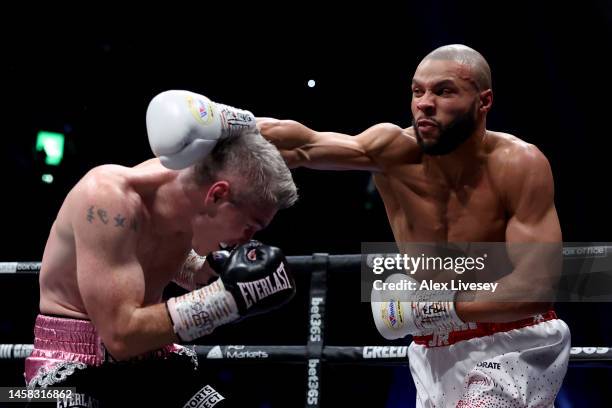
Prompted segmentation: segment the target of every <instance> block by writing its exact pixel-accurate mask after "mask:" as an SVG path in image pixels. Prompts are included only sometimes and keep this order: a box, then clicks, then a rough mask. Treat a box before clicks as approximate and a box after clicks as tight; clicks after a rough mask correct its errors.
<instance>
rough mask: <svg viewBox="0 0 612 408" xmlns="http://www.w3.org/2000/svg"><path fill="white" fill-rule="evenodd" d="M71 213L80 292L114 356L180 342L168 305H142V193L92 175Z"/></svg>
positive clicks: (143, 280) (87, 309) (120, 357)
mask: <svg viewBox="0 0 612 408" xmlns="http://www.w3.org/2000/svg"><path fill="white" fill-rule="evenodd" d="M73 217H74V218H73V228H74V231H75V240H76V250H77V280H78V286H79V291H80V295H81V297H82V299H83V303H84V305H85V309H86V311H87V314H88V316H89V318H90V319H91V321H92V322H93V324H94V325H95V327H96V328H97V330H98V333H99V334H100V337H101V338H102V341H103V342H104V344H105V346H106V347H107V349H108V350H109V352H110V353H111V354H112V355H113V357H115V358H117V359H127V358H130V357H133V356H136V355H138V354H141V353H143V352H146V351H150V350H154V349H157V348H159V347H161V346H163V345H164V344H168V343H171V342H173V341H176V340H177V338H176V336H175V334H174V332H173V329H172V324H171V322H170V318H169V316H168V313H167V311H166V306H165V304H159V305H154V306H148V307H143V304H144V296H145V279H144V272H143V269H142V266H141V264H140V262H139V260H138V259H137V256H136V250H137V244H138V241H139V238H140V235H141V230H140V229H141V224H142V212H141V203H140V201H139V197H138V196H137V195H136V194H134V193H130V192H129V191H127V192H126V191H124V190H122V189H121V187H118V186H117V185H116V183H109V182H107V181H100V180H95V179H94V180H93V181H92V182H91V183H89V184H88V185H87V186H86V187H84V191H83V192H82V193H81V200H80V204H79V205H77V208H76V211H75V213H74V216H73Z"/></svg>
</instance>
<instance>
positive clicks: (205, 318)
mask: <svg viewBox="0 0 612 408" xmlns="http://www.w3.org/2000/svg"><path fill="white" fill-rule="evenodd" d="M167 306H168V313H169V314H170V319H171V320H172V325H173V328H174V332H175V333H176V334H177V335H178V336H179V337H180V338H181V339H182V340H184V341H190V340H193V339H197V338H198V337H202V336H205V335H208V334H210V333H212V331H213V330H214V329H215V328H216V327H219V326H221V325H224V324H227V323H230V322H232V321H234V320H237V319H238V318H239V317H240V315H239V314H238V306H237V305H236V301H235V300H234V297H233V296H232V295H231V294H230V293H229V292H228V291H226V290H225V287H224V285H223V282H222V281H221V279H217V280H216V281H215V282H213V283H211V284H210V285H208V286H205V287H203V288H201V289H198V290H194V291H192V292H189V293H187V294H185V295H183V296H179V297H175V298H171V299H169V300H168V302H167Z"/></svg>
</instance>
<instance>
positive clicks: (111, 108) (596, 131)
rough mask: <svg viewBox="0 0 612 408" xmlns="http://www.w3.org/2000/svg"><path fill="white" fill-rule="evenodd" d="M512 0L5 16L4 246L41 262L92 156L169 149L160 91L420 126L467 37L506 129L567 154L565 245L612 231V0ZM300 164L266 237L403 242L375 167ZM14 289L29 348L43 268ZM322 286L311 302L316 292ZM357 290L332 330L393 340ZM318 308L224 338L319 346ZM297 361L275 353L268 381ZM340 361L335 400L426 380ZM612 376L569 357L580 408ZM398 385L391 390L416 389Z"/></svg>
mask: <svg viewBox="0 0 612 408" xmlns="http://www.w3.org/2000/svg"><path fill="white" fill-rule="evenodd" d="M332 6H333V7H332ZM495 7H496V9H492V8H491V6H490V5H487V4H486V3H475V2H445V1H440V0H436V1H423V2H405V3H403V4H401V5H399V4H398V2H384V1H382V2H381V1H379V2H375V3H366V4H364V5H359V6H358V5H355V4H348V3H346V4H344V3H343V4H331V2H328V3H327V4H314V3H292V4H283V5H276V6H271V5H268V6H262V5H261V4H258V5H250V6H249V5H239V4H234V3H231V4H230V3H228V4H217V5H216V6H213V5H210V4H201V5H192V6H190V7H187V6H185V8H183V9H180V10H179V9H178V8H172V9H170V8H169V9H157V10H154V13H151V10H142V11H127V10H125V9H124V8H121V7H117V8H111V7H110V6H108V5H101V4H100V5H96V6H95V7H94V8H93V9H92V10H88V11H83V10H78V11H75V10H72V11H70V12H68V11H67V12H66V13H65V14H62V13H60V12H58V10H53V12H52V10H42V9H39V8H37V9H36V10H35V11H36V13H35V15H31V14H29V10H28V11H22V12H17V11H13V12H7V13H4V20H5V22H6V23H7V25H5V26H4V28H2V31H1V34H2V38H1V40H0V44H1V46H2V48H1V50H0V52H1V54H0V56H1V72H2V77H1V81H2V89H1V92H2V94H1V95H2V98H0V99H1V100H2V102H1V105H0V107H1V111H2V119H3V120H2V122H1V123H2V137H0V147H1V148H0V159H1V160H0V163H1V164H0V166H1V167H0V170H2V172H3V173H4V174H5V177H4V178H3V179H2V181H3V189H2V193H1V194H2V200H1V204H0V217H1V218H0V219H2V222H3V224H2V225H3V227H4V231H3V232H4V234H3V235H4V239H3V240H2V245H0V261H17V260H19V261H29V260H40V259H41V257H42V251H43V248H44V244H45V241H46V237H47V234H48V230H49V227H50V226H51V223H52V221H53V219H54V217H55V214H56V212H57V210H58V208H59V206H60V205H61V202H62V200H63V198H64V196H65V194H66V193H67V192H68V190H69V189H70V188H71V186H72V185H73V184H74V183H75V182H76V181H77V180H78V179H79V178H80V177H82V175H83V174H84V173H85V172H86V171H87V170H88V169H90V168H91V167H94V166H96V165H99V164H103V163H117V164H122V165H126V166H131V165H135V164H137V163H139V162H141V161H143V160H145V159H147V158H149V157H150V156H151V152H150V149H149V146H148V143H147V138H146V133H145V120H144V118H145V111H146V107H147V104H148V102H149V100H150V99H151V98H152V97H153V96H154V95H156V94H157V93H158V92H160V91H163V90H167V89H188V90H191V91H195V92H199V93H202V94H205V95H207V96H208V97H210V98H211V99H212V100H215V101H219V102H223V103H226V104H230V105H234V106H237V107H241V108H245V109H249V110H251V111H252V112H254V113H255V114H256V115H257V116H272V117H277V118H291V119H295V120H298V121H301V122H303V123H305V124H307V125H309V126H310V127H312V128H314V129H317V130H335V131H341V132H345V133H349V134H355V133H358V132H360V131H362V130H364V129H365V128H367V127H369V126H371V125H373V124H375V123H378V122H393V123H396V124H399V125H402V126H409V124H410V120H411V116H410V97H411V95H410V80H411V77H412V74H413V72H414V69H415V68H416V65H417V64H418V62H419V61H420V59H421V58H423V57H424V56H425V55H426V54H427V53H428V52H429V51H431V50H432V49H434V48H436V47H438V46H440V45H444V44H449V43H464V44H466V45H469V46H471V47H473V48H475V49H477V50H478V51H480V52H481V53H482V54H483V55H484V56H485V58H487V60H488V62H489V64H490V66H491V69H492V73H493V89H494V107H493V110H492V111H491V113H490V115H489V119H488V123H487V125H488V128H489V129H492V130H498V131H505V132H508V133H512V134H514V135H516V136H518V137H521V138H523V139H524V140H526V141H528V142H530V143H533V144H535V145H537V146H538V147H539V148H540V149H541V150H542V151H543V152H544V153H545V155H546V156H547V157H548V158H549V160H550V162H551V165H552V168H553V172H554V175H555V187H556V206H557V211H558V213H559V217H560V220H561V225H562V229H563V234H564V240H565V241H586V242H589V241H612V239H610V227H611V226H612V225H611V222H610V218H609V216H608V214H607V210H608V209H609V204H610V198H609V193H608V189H609V187H608V185H609V178H610V177H609V166H610V161H609V157H608V156H609V152H608V146H610V142H609V138H610V136H611V132H610V130H609V125H608V122H609V118H610V115H609V107H610V99H611V97H612V86H611V79H610V78H611V77H610V72H611V71H610V65H609V63H608V62H607V61H608V59H609V55H610V48H611V47H610V46H611V44H612V36H611V34H612V33H611V27H612V24H611V23H612V7H611V6H610V5H609V4H608V3H607V2H604V1H585V2H580V3H573V4H568V5H559V4H555V5H554V6H553V5H552V3H551V4H550V5H544V4H542V5H540V4H535V2H534V4H527V3H521V2H502V3H497V4H496V5H495ZM33 8H34V7H33ZM31 11H34V10H31ZM74 13H77V14H74ZM153 14H154V15H153ZM309 79H314V80H316V86H315V87H314V88H308V87H307V86H306V82H307V81H308V80H309ZM41 129H44V130H51V131H58V132H62V133H65V134H66V142H67V145H66V153H65V157H64V161H63V163H62V164H61V166H60V167H59V168H53V169H51V170H50V172H51V173H52V174H53V175H54V177H55V181H54V182H53V183H52V184H50V185H48V184H43V183H42V182H41V180H40V178H41V174H42V173H43V172H48V170H49V169H47V168H45V166H44V165H43V164H42V162H41V160H40V157H38V158H37V157H36V155H35V152H34V143H35V137H36V133H37V131H38V130H41ZM294 177H295V181H296V183H297V185H298V187H299V189H300V194H301V199H300V201H299V203H298V204H297V205H296V206H295V207H294V208H291V209H288V210H285V211H282V212H281V213H279V215H278V216H277V217H276V219H275V220H274V221H273V223H272V224H271V225H270V227H269V228H268V229H267V230H265V231H263V232H261V233H260V234H259V235H258V237H257V238H259V239H261V240H263V241H266V242H270V243H272V244H275V245H279V246H281V247H283V248H284V249H285V252H286V253H287V254H289V255H304V254H310V253H313V252H328V253H332V254H342V253H358V252H359V251H360V244H361V242H363V241H391V240H392V239H393V237H392V235H391V231H390V229H389V227H388V225H387V219H386V216H385V213H384V208H383V206H382V203H381V201H380V198H379V196H378V195H377V193H376V192H374V191H372V189H371V186H370V184H369V183H370V176H369V174H368V173H365V172H317V171H312V170H305V169H298V170H296V171H294ZM357 273H358V272H356V275H357ZM357 279H358V278H357V277H356V280H357ZM0 284H1V285H2V287H3V288H4V292H5V295H3V299H2V301H1V303H0V307H2V309H0V310H2V311H1V312H0V316H1V318H0V343H31V341H32V336H31V323H32V321H33V317H34V315H35V313H36V304H37V297H36V296H37V295H36V294H37V287H36V285H37V283H36V280H35V279H30V278H25V277H19V279H15V277H12V278H9V277H6V276H2V277H0ZM305 284H306V287H307V282H306V283H305ZM302 288H304V289H303V290H304V291H305V287H304V286H302ZM301 290H302V289H301ZM305 296H306V294H305V292H303V293H302V294H301V297H300V296H299V297H298V299H301V300H303V301H304V303H305V299H306V297H305ZM358 296H359V295H358V289H357V288H356V286H355V288H354V289H351V286H350V285H349V286H344V287H343V286H342V284H340V283H338V284H337V285H336V287H334V284H330V297H331V298H330V302H331V304H330V307H329V313H330V315H331V316H330V317H331V318H332V319H333V320H332V321H333V322H334V323H333V326H331V323H330V327H329V330H328V334H329V336H330V337H329V338H328V344H334V345H341V344H344V345H349V344H350V345H356V344H367V343H370V344H376V343H379V344H382V342H381V339H379V338H378V337H376V333H371V330H370V331H367V330H369V329H366V332H363V330H364V329H363V327H364V326H365V325H364V324H363V322H364V321H368V320H366V319H370V317H369V315H368V310H367V308H365V309H364V307H363V306H364V305H359V299H358ZM368 308H369V307H368ZM355 309H356V310H357V311H358V313H356V314H355V316H352V314H351V313H350V311H351V310H355ZM557 309H558V311H559V314H560V315H561V316H562V317H563V318H564V319H566V320H567V322H568V324H569V325H570V327H571V328H572V336H573V344H575V345H589V346H594V345H596V346H602V345H612V338H611V334H610V323H609V317H608V316H609V312H610V311H611V308H610V305H609V304H589V305H580V304H571V305H569V304H563V305H558V308H557ZM279 317H280V318H282V321H283V323H282V324H280V325H279V324H278V320H277V318H279ZM305 321H306V309H305V307H304V305H303V304H302V305H300V304H297V302H294V304H293V305H292V306H291V308H290V309H289V310H288V311H285V312H281V314H280V315H276V317H265V318H262V319H259V320H256V321H255V323H249V322H246V323H245V325H244V326H241V327H240V328H238V327H236V328H230V329H227V330H225V331H222V332H221V334H220V335H219V336H218V337H213V338H212V339H206V342H207V343H210V344H215V341H219V342H224V343H230V344H236V343H240V344H257V343H262V342H264V343H265V344H283V343H289V344H301V343H303V342H304V339H305V337H306V326H305ZM262 326H263V328H264V330H262V329H261V328H262ZM279 332H281V333H279ZM262 333H263V334H262ZM265 333H268V334H265ZM238 339H239V340H238ZM2 364H4V363H2ZM5 366H6V364H5ZM243 370H247V371H246V372H243V371H241V370H238V369H235V370H234V369H232V370H231V373H233V374H232V375H233V377H232V375H230V377H227V376H228V375H229V374H227V372H225V374H224V375H225V376H226V377H224V378H226V379H227V378H233V380H232V381H236V384H238V383H240V382H241V381H242V380H245V379H247V378H250V377H251V376H257V374H253V373H256V372H257V371H255V370H262V367H258V368H257V369H255V368H253V369H246V368H245V369H243ZM249 370H251V371H249ZM282 370H285V368H283V367H282V366H281V367H270V368H269V370H268V371H270V372H269V374H270V375H269V376H266V377H265V378H271V377H273V376H274V375H277V374H278V373H282V372H283V371H282ZM326 370H328V371H331V373H327V374H326V375H327V378H329V379H330V381H331V382H332V385H329V386H326V387H327V388H324V392H326V394H325V395H326V397H327V398H328V399H327V401H325V400H324V402H328V403H330V404H331V403H332V402H333V401H336V400H337V399H339V398H340V396H344V397H345V398H347V400H345V402H347V403H350V402H351V401H354V402H353V405H355V406H363V405H365V403H364V401H369V402H370V403H371V404H373V405H372V406H384V404H385V401H386V399H387V397H385V395H386V394H387V392H389V390H388V384H389V383H390V382H391V378H392V377H393V378H394V381H395V382H396V383H398V384H400V386H398V387H392V388H393V389H392V390H391V392H392V393H396V392H400V391H397V390H398V389H403V388H404V389H410V387H412V381H411V379H410V378H409V377H408V376H407V375H408V374H407V372H406V371H405V370H404V371H402V370H399V371H398V372H397V373H396V374H397V375H395V376H393V374H394V372H393V370H389V369H380V368H376V369H374V368H363V369H361V370H359V369H356V368H355V367H348V368H329V369H326ZM0 371H4V370H2V369H0ZM294 371H296V373H295V378H294V379H291V380H286V381H288V382H289V383H291V384H294V387H295V390H293V389H292V388H291V387H287V390H291V391H287V392H286V393H285V394H287V395H289V394H291V395H293V397H291V398H293V400H292V401H293V402H288V403H285V404H287V405H286V406H299V405H301V404H302V402H301V400H300V398H302V394H303V390H302V385H303V384H304V379H303V378H302V371H300V370H299V369H297V370H294ZM4 372H9V370H6V371H4ZM324 374H325V373H324ZM287 375H289V374H287ZM402 376H404V377H405V378H404V377H402ZM610 377H611V376H610V371H608V370H605V369H592V370H587V369H570V371H569V372H568V377H567V379H566V385H565V387H564V389H563V392H562V394H561V395H560V397H559V402H558V404H561V405H559V406H566V407H567V406H582V405H580V403H579V402H580V401H583V402H584V401H587V400H589V398H592V399H593V400H592V401H594V402H592V403H591V406H596V405H597V404H598V401H599V399H597V398H599V397H598V396H602V395H606V394H608V391H605V390H603V389H598V388H597V386H596V385H597V384H599V383H601V384H604V383H606V382H607V383H609V382H610ZM9 378H10V377H9ZM332 378H333V381H332V380H331V379H332ZM602 379H603V380H602ZM239 380H240V381H239ZM228 381H229V380H228ZM257 381H261V380H260V379H258V380H257ZM324 381H325V380H324ZM295 384H297V385H295ZM367 384H370V385H371V386H372V389H371V392H370V391H366V390H370V388H367ZM236 386H238V385H236ZM351 390H352V391H351ZM409 392H410V391H404V393H409ZM400 393H401V392H400ZM285 394H283V393H280V395H285ZM371 394H375V395H376V396H375V397H374V396H372V395H371ZM366 395H369V397H367V398H369V399H367V398H366V397H365V396H366ZM392 395H394V396H393V397H390V398H389V399H390V400H395V401H401V400H402V398H408V400H409V401H412V400H413V399H412V398H413V397H411V396H408V397H402V396H399V395H396V394H392ZM262 398H263V397H262ZM287 398H289V397H288V396H287ZM288 401H289V400H288ZM296 401H297V402H296ZM589 401H590V400H589ZM262 404H263V405H259V406H262V407H263V406H276V405H275V403H272V402H269V404H268V405H265V404H266V403H265V402H262ZM270 404H271V405H270ZM362 404H363V405H362ZM563 404H565V405H563ZM572 404H573V405H572Z"/></svg>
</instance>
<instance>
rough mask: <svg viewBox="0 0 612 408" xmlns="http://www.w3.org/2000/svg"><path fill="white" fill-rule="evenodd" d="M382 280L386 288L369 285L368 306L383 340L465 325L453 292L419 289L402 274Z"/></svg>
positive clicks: (408, 277) (409, 278)
mask: <svg viewBox="0 0 612 408" xmlns="http://www.w3.org/2000/svg"><path fill="white" fill-rule="evenodd" d="M410 282H411V283H410ZM384 283H385V284H387V285H386V286H385V288H384V289H385V290H376V287H373V288H372V297H371V306H372V316H373V318H374V323H375V324H376V329H378V332H379V333H380V334H381V335H382V336H383V337H384V338H385V339H388V340H395V339H400V338H402V337H405V336H407V335H409V334H412V335H420V336H423V335H427V334H431V333H433V332H434V331H439V330H452V329H455V328H459V327H462V326H463V325H464V323H463V321H462V320H461V319H460V318H459V316H457V313H456V311H455V302H454V297H455V294H456V292H454V291H448V290H444V291H436V290H418V288H419V285H420V283H419V282H418V281H417V280H415V279H413V278H411V277H410V276H408V275H406V274H403V273H396V274H393V275H391V276H389V277H388V278H387V279H386V280H385V282H384ZM402 299H404V300H402ZM406 299H411V300H406Z"/></svg>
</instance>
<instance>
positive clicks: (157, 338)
mask: <svg viewBox="0 0 612 408" xmlns="http://www.w3.org/2000/svg"><path fill="white" fill-rule="evenodd" d="M123 325H124V327H122V328H118V330H117V331H116V334H114V335H112V336H111V337H112V339H109V340H106V339H103V340H106V341H105V345H106V347H107V349H108V351H109V352H110V353H111V355H112V356H113V357H114V358H116V359H118V360H127V359H129V358H131V357H135V356H138V355H140V354H142V353H146V352H148V351H153V350H157V349H159V348H161V347H163V346H164V345H166V344H169V343H173V342H176V341H178V338H177V336H176V334H175V333H174V330H173V328H172V322H171V320H170V317H169V316H168V311H167V309H166V304H165V303H161V304H157V305H152V306H147V307H142V308H136V309H134V310H133V312H132V313H131V316H130V318H129V319H126V322H125V323H123Z"/></svg>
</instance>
